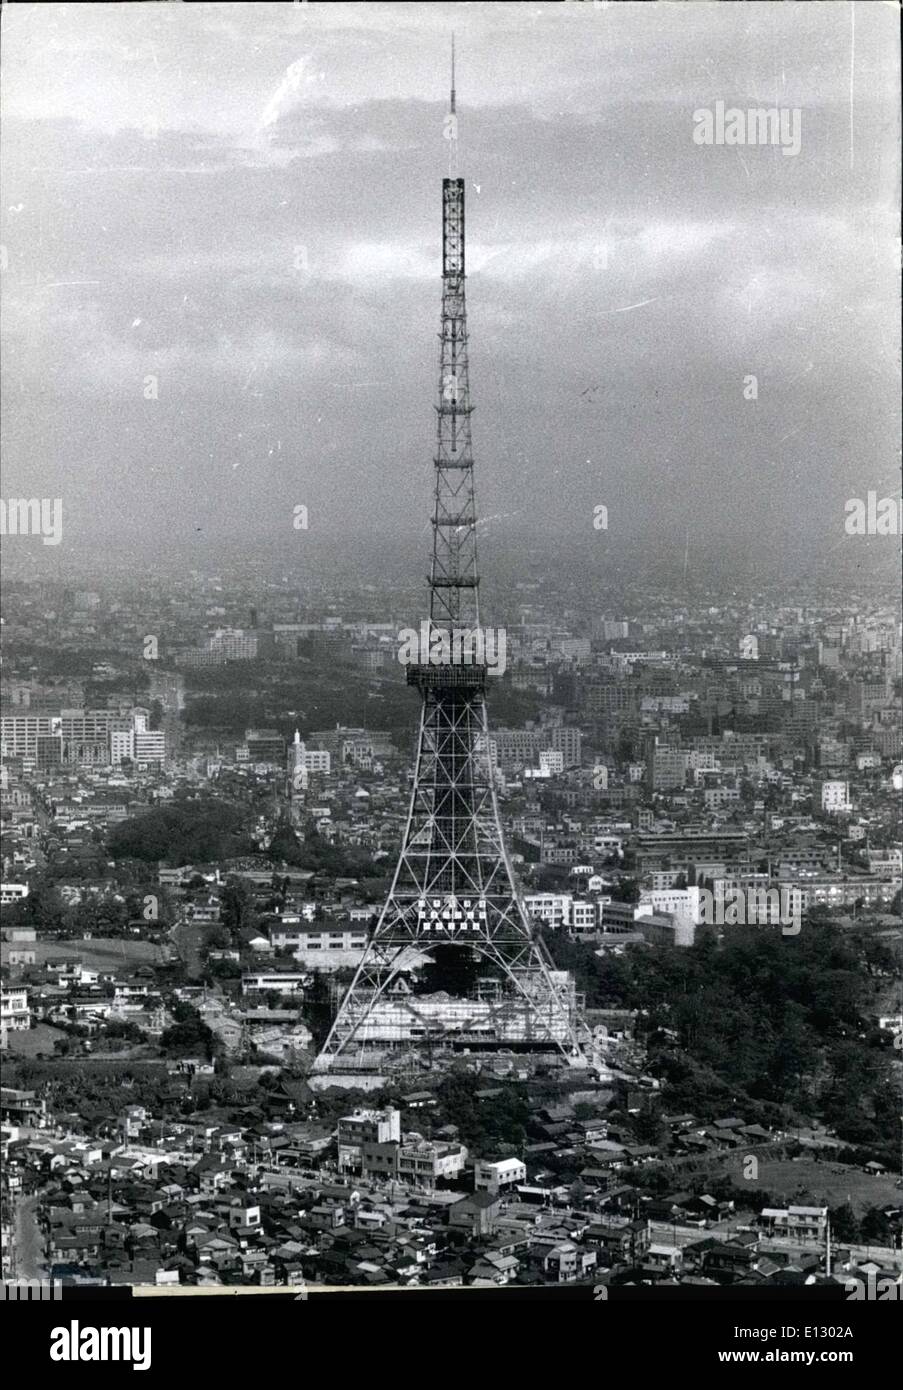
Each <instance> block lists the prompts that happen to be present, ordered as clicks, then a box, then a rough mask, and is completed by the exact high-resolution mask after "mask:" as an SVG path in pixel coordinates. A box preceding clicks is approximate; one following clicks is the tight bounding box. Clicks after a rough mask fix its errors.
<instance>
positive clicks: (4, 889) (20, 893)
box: [0, 883, 28, 906]
mask: <svg viewBox="0 0 903 1390" xmlns="http://www.w3.org/2000/svg"><path fill="white" fill-rule="evenodd" d="M27 897H28V884H27V883H0V904H2V905H3V906H6V905H7V904H9V903H21V902H24V900H25V899H26V898H27Z"/></svg>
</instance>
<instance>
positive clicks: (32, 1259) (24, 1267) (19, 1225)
mask: <svg viewBox="0 0 903 1390" xmlns="http://www.w3.org/2000/svg"><path fill="white" fill-rule="evenodd" d="M38 1201H39V1199H38V1197H36V1196H33V1197H20V1198H19V1199H18V1200H17V1202H16V1229H15V1242H16V1245H15V1249H16V1278H17V1279H43V1278H45V1277H46V1274H47V1269H46V1266H45V1264H44V1240H43V1236H42V1234H41V1231H40V1228H39V1226H38V1222H37V1215H36V1214H37V1208H38Z"/></svg>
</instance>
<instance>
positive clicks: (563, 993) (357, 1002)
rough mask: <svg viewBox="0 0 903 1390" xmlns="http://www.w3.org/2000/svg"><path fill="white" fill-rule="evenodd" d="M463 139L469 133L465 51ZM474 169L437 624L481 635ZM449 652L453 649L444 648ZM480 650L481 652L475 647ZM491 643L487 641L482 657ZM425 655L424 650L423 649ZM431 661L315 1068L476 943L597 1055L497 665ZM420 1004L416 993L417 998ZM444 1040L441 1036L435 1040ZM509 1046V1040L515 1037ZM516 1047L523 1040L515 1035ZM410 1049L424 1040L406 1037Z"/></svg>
mask: <svg viewBox="0 0 903 1390" xmlns="http://www.w3.org/2000/svg"><path fill="white" fill-rule="evenodd" d="M450 116H451V125H450V127H449V126H447V129H448V130H449V131H450V134H451V137H452V141H453V142H454V141H455V139H456V137H457V129H456V119H457V117H456V111H455V86H454V55H453V57H452V92H451V108H450ZM464 232H465V224H464V179H463V178H459V177H457V176H451V177H448V178H445V179H443V181H442V316H441V327H440V332H439V343H440V351H439V392H438V395H439V399H438V404H437V406H436V416H437V429H436V453H435V457H434V459H433V464H434V494H433V516H432V528H433V545H432V562H431V565H430V575H429V615H430V623H429V632H430V636H431V637H432V636H433V634H436V635H437V637H439V638H440V641H441V634H442V633H443V632H444V633H445V634H447V635H448V639H449V645H451V642H450V639H451V634H452V633H453V632H461V631H462V630H463V631H466V632H469V633H475V634H479V633H480V632H481V628H480V602H479V589H480V580H479V572H478V568H477V537H476V529H477V516H476V511H475V504H474V485H473V448H472V440H471V414H472V410H473V407H472V406H471V402H470V380H469V371H468V355H467V316H466V310H465V303H464V281H465V255H464V248H465V235H464ZM439 654H440V655H442V653H441V651H440V652H439ZM467 654H468V655H469V656H473V655H474V651H473V649H472V648H471V650H470V651H469V652H468V653H467ZM479 654H480V651H479V649H477V655H479ZM422 655H423V654H422ZM435 656H436V653H435V652H434V653H433V659H432V660H425V661H422V662H421V663H420V664H416V665H411V666H409V667H408V670H407V680H408V684H409V685H413V686H415V687H416V688H417V690H418V691H419V692H420V696H421V700H422V708H421V715H420V731H419V737H418V742H417V755H416V764H415V772H414V780H413V788H412V792H411V799H410V805H409V809H408V817H407V824H406V827H405V832H404V840H403V844H402V848H401V853H400V855H399V859H398V864H397V866H396V869H395V875H394V879H393V882H392V887H391V889H390V891H389V895H388V898H387V900H386V902H385V905H384V906H383V908H382V911H381V913H380V915H379V918H378V921H377V923H376V925H375V927H374V929H373V932H372V934H371V936H370V939H369V941H368V944H367V948H366V950H365V954H364V956H363V958H362V960H361V962H360V965H359V967H358V969H357V971H356V973H355V976H354V979H353V981H352V983H351V985H350V986H349V988H348V990H347V992H346V994H345V996H344V998H343V999H342V1001H341V1003H340V1005H339V1008H338V1012H337V1014H336V1018H335V1020H334V1022H333V1025H332V1028H331V1030H330V1032H329V1035H328V1037H327V1038H326V1041H325V1043H324V1044H323V1047H322V1049H321V1051H320V1053H319V1055H318V1057H317V1059H316V1062H315V1064H314V1070H315V1071H318V1072H328V1071H330V1070H333V1069H337V1070H342V1069H347V1070H355V1069H356V1065H357V1066H360V1065H361V1063H363V1062H364V1061H365V1060H366V1059H367V1058H368V1057H369V1056H370V1055H372V1053H373V1052H374V1051H380V1052H381V1051H383V1050H384V1048H385V1039H384V1038H383V1040H382V1041H381V1042H379V1041H378V1040H377V1038H376V1037H375V1036H373V1035H374V1033H381V1032H382V1030H381V1029H379V1028H375V1027H374V1025H373V1019H374V1016H375V1013H376V1012H377V1009H378V1005H379V1001H380V1000H383V1001H385V999H386V991H387V990H390V989H391V986H392V983H393V981H397V977H398V972H399V969H400V968H401V967H402V964H403V961H404V959H405V958H406V959H407V960H408V961H410V959H411V956H410V952H411V950H412V948H413V950H415V951H418V950H419V951H428V950H429V949H430V948H433V947H436V946H439V945H452V946H458V947H469V948H470V949H471V950H472V951H473V952H475V953H476V954H477V955H478V956H479V957H481V958H482V959H483V960H485V961H486V962H487V964H489V965H490V967H495V969H496V970H497V972H498V973H499V974H500V976H501V977H502V978H503V979H504V980H505V981H506V983H507V987H508V990H507V992H508V994H509V997H510V998H511V999H512V1000H516V1001H518V1012H519V1017H520V1019H521V1020H522V1024H523V1037H522V1039H521V1041H522V1043H523V1044H524V1045H526V1046H527V1047H531V1048H534V1049H536V1050H540V1051H556V1052H558V1053H559V1054H562V1055H563V1056H564V1057H565V1058H567V1060H568V1061H569V1062H570V1063H571V1064H572V1065H576V1066H585V1065H587V1055H586V1047H587V1044H588V1041H589V1039H588V1034H587V1030H586V1026H585V1024H584V1023H583V1022H582V1020H581V1018H580V1016H579V1014H578V1012H577V1010H576V1008H575V1005H574V998H573V994H572V991H571V990H570V987H569V985H566V984H563V983H562V982H561V978H560V976H559V977H558V978H556V977H555V972H554V971H553V969H552V965H551V961H550V959H549V957H548V954H547V952H546V950H545V947H544V946H543V943H542V941H541V939H540V938H539V937H538V935H537V932H536V930H535V929H534V926H533V924H532V923H531V922H530V919H529V917H528V915H527V912H526V909H525V907H524V904H523V901H522V898H521V895H520V893H519V891H518V888H517V884H516V882H515V878H514V874H513V872H512V868H511V864H510V861H509V859H508V855H507V853H506V850H505V843H504V838H503V834H502V827H501V821H500V818H499V810H498V805H497V801H496V790H495V782H494V778H493V773H492V766H491V760H490V754H489V728H488V723H487V717H486V702H485V693H486V681H487V674H488V668H487V666H486V664H485V663H483V664H481V663H480V662H478V661H471V662H465V661H463V660H461V661H456V660H442V661H440V662H438V663H437V662H436V661H435ZM412 1002H413V1001H412ZM424 1041H425V1045H431V1043H432V1041H433V1040H432V1039H425V1040H424ZM498 1045H499V1046H504V1045H506V1044H505V1042H504V1041H500V1042H499V1043H498ZM509 1045H510V1044H509ZM404 1046H405V1047H406V1048H408V1049H410V1048H411V1047H412V1046H416V1043H412V1042H411V1041H410V1040H406V1041H405V1042H404Z"/></svg>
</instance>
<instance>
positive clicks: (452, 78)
mask: <svg viewBox="0 0 903 1390" xmlns="http://www.w3.org/2000/svg"><path fill="white" fill-rule="evenodd" d="M449 110H450V111H451V114H452V115H453V116H454V114H455V35H454V32H452V74H451V105H450V107H449Z"/></svg>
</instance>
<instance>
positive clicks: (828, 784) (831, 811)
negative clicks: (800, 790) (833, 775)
mask: <svg viewBox="0 0 903 1390" xmlns="http://www.w3.org/2000/svg"><path fill="white" fill-rule="evenodd" d="M819 786H820V795H819V800H820V804H821V809H822V810H823V811H824V812H825V814H826V815H829V816H833V815H838V814H841V813H842V812H844V811H850V810H852V806H851V803H850V784H849V782H841V781H839V780H838V781H834V780H833V779H825V780H823V781H822V782H821V783H820V784H819Z"/></svg>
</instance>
